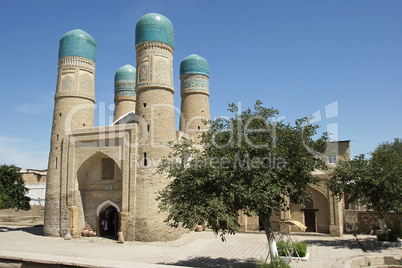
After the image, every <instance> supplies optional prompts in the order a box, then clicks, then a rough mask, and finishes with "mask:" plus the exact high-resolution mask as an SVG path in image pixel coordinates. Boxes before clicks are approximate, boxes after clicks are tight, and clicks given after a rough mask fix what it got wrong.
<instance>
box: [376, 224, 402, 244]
mask: <svg viewBox="0 0 402 268" xmlns="http://www.w3.org/2000/svg"><path fill="white" fill-rule="evenodd" d="M390 227H391V231H389V232H388V233H386V234H378V235H377V240H378V241H390V242H396V241H398V238H402V228H401V223H400V222H398V221H396V220H395V221H394V222H393V223H392V225H390Z"/></svg>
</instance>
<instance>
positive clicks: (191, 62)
mask: <svg viewBox="0 0 402 268" xmlns="http://www.w3.org/2000/svg"><path fill="white" fill-rule="evenodd" d="M186 74H203V75H206V76H208V77H209V64H208V61H207V60H206V59H204V58H203V57H201V56H198V55H196V54H193V55H190V56H188V57H187V58H185V59H184V60H183V61H182V62H181V63H180V76H182V75H186Z"/></svg>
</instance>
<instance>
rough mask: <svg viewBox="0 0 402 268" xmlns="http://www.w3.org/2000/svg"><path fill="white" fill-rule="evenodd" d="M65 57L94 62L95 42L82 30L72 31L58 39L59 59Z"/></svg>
mask: <svg viewBox="0 0 402 268" xmlns="http://www.w3.org/2000/svg"><path fill="white" fill-rule="evenodd" d="M66 56H78V57H84V58H88V59H91V60H93V61H94V62H96V42H95V39H93V38H92V36H90V35H89V34H88V33H86V32H84V31H83V30H79V29H77V30H72V31H70V32H68V33H66V34H65V35H63V37H62V38H61V39H60V47H59V59H60V58H63V57H66Z"/></svg>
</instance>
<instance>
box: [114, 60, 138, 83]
mask: <svg viewBox="0 0 402 268" xmlns="http://www.w3.org/2000/svg"><path fill="white" fill-rule="evenodd" d="M135 79H136V77H135V68H134V67H133V66H131V65H130V64H127V65H124V66H123V67H121V68H120V69H118V70H117V72H116V74H115V75H114V82H115V83H116V82H133V83H135Z"/></svg>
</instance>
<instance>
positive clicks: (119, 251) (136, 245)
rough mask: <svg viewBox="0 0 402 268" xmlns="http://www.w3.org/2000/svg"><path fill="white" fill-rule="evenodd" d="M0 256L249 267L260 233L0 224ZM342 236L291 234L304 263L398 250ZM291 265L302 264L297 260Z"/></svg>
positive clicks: (94, 263)
mask: <svg viewBox="0 0 402 268" xmlns="http://www.w3.org/2000/svg"><path fill="white" fill-rule="evenodd" d="M4 227H6V228H8V229H9V231H8V232H0V258H4V257H5V256H9V257H11V258H14V259H15V260H18V259H21V258H25V259H30V260H37V259H41V260H46V261H47V262H48V263H63V264H65V265H71V266H79V265H81V266H83V267H161V266H165V265H169V266H170V267H172V266H181V267H183V266H188V267H241V268H242V267H255V265H254V260H258V259H265V257H266V255H267V250H268V249H267V242H266V237H265V234H264V233H239V234H236V235H234V236H227V241H226V242H221V240H220V238H219V237H215V236H214V234H213V233H212V232H208V231H206V232H201V233H196V232H190V233H188V234H185V235H183V238H182V239H180V240H177V241H172V242H154V243H147V242H126V243H124V244H118V243H116V241H114V240H110V239H106V238H98V237H90V238H89V237H85V238H79V239H73V240H64V239H62V238H55V237H44V236H42V235H41V234H42V227H18V226H8V227H7V226H4V225H2V226H0V228H4ZM358 238H359V241H360V244H359V243H358V242H357V241H356V239H355V237H353V236H352V235H344V236H342V237H330V236H306V235H293V236H292V239H293V240H298V241H306V242H307V243H308V245H309V247H308V252H310V254H311V257H310V262H303V265H304V267H306V268H307V267H319V268H327V267H328V268H330V267H345V265H346V264H347V263H348V260H350V259H352V258H357V257H364V256H366V257H367V256H369V257H371V256H396V257H398V258H401V257H402V249H401V248H381V247H379V246H376V245H375V244H374V237H373V236H363V235H362V236H358ZM362 246H363V248H364V250H363V249H362ZM349 262H350V261H349ZM165 267H166V266H165ZM296 267H303V266H302V265H301V264H300V263H299V264H297V266H296Z"/></svg>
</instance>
